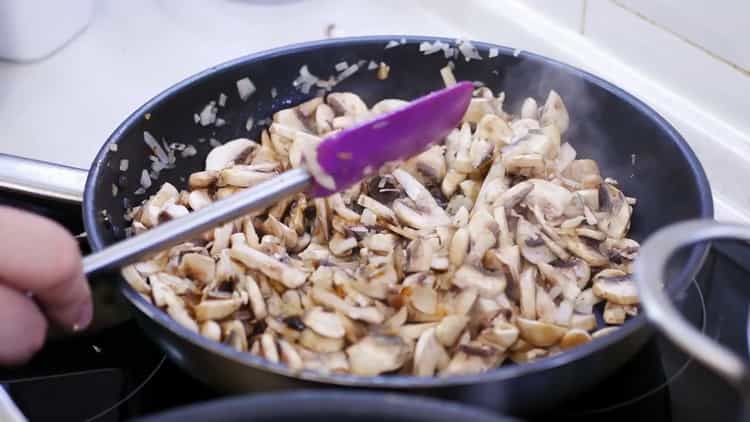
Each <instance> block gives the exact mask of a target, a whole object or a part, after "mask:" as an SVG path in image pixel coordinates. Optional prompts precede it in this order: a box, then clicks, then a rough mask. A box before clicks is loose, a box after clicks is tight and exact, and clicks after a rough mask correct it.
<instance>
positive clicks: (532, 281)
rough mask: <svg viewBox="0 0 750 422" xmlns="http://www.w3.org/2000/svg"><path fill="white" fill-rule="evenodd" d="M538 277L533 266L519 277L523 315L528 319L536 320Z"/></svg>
mask: <svg viewBox="0 0 750 422" xmlns="http://www.w3.org/2000/svg"><path fill="white" fill-rule="evenodd" d="M536 277H537V270H536V267H534V266H531V265H530V266H527V267H526V268H525V269H524V270H523V271H522V272H521V275H520V277H519V290H520V307H521V315H522V316H523V317H524V318H526V319H536V288H537V287H536Z"/></svg>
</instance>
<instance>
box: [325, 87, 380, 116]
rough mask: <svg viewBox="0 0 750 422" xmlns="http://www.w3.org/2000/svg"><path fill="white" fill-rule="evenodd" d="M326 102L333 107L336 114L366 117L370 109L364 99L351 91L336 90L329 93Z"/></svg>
mask: <svg viewBox="0 0 750 422" xmlns="http://www.w3.org/2000/svg"><path fill="white" fill-rule="evenodd" d="M326 103H327V104H328V105H329V106H330V107H331V108H332V109H333V111H334V112H335V113H336V115H345V116H352V117H365V116H366V115H367V114H368V113H369V111H368V110H367V105H366V104H365V103H364V101H362V99H361V98H360V97H359V96H358V95H356V94H353V93H351V92H334V93H331V94H328V96H327V97H326Z"/></svg>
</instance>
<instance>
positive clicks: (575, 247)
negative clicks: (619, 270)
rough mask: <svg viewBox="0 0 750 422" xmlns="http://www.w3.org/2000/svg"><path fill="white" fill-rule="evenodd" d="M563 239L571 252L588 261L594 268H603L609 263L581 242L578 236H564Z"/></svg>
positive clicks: (604, 257) (605, 258)
mask: <svg viewBox="0 0 750 422" xmlns="http://www.w3.org/2000/svg"><path fill="white" fill-rule="evenodd" d="M562 239H563V241H564V242H565V246H566V247H567V249H568V250H569V251H571V252H572V253H573V254H575V255H576V256H578V257H579V258H581V259H583V260H584V261H586V263H588V264H589V265H591V266H592V267H603V266H605V265H607V264H608V263H609V260H608V259H607V257H606V256H604V255H602V254H601V253H599V251H597V250H596V249H594V248H592V247H591V246H589V245H587V244H586V243H584V242H583V241H581V239H580V238H579V237H578V236H563V237H562Z"/></svg>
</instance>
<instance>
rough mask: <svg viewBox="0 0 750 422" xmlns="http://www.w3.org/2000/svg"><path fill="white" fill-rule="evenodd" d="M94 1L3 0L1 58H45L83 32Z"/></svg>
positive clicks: (24, 59) (0, 5)
mask: <svg viewBox="0 0 750 422" xmlns="http://www.w3.org/2000/svg"><path fill="white" fill-rule="evenodd" d="M93 9H94V0H0V58H2V59H6V60H14V61H20V62H26V61H33V60H39V59H42V58H44V57H46V56H48V55H50V54H52V53H53V52H55V51H56V50H58V49H59V48H60V47H62V46H64V45H65V44H66V43H67V42H68V41H70V40H71V39H72V38H73V37H75V36H76V35H77V34H78V33H79V32H81V31H83V29H85V28H86V26H87V25H88V24H89V22H90V20H91V16H92V14H93Z"/></svg>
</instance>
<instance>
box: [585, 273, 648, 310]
mask: <svg viewBox="0 0 750 422" xmlns="http://www.w3.org/2000/svg"><path fill="white" fill-rule="evenodd" d="M593 292H594V294H595V295H597V296H599V297H601V298H604V299H607V300H608V301H610V302H614V303H617V304H619V305H635V304H637V303H638V302H639V300H638V289H637V288H636V285H635V282H634V281H633V280H632V279H631V277H630V276H629V275H627V274H625V273H624V272H622V271H619V270H604V271H601V272H600V273H598V274H597V275H596V276H595V277H594V287H593Z"/></svg>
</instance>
